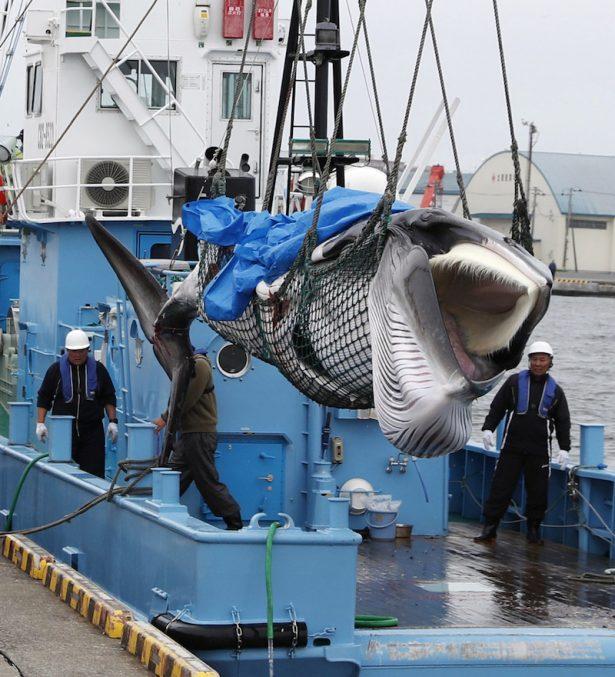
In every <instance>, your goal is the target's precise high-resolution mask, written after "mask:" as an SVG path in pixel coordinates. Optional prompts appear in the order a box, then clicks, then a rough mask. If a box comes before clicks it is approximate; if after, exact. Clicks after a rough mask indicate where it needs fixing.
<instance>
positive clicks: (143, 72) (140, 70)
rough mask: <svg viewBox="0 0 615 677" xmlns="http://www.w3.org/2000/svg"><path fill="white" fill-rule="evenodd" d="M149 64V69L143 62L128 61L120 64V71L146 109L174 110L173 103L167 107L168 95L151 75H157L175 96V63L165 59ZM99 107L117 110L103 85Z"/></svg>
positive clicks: (136, 60)
mask: <svg viewBox="0 0 615 677" xmlns="http://www.w3.org/2000/svg"><path fill="white" fill-rule="evenodd" d="M149 63H150V65H151V69H150V67H149V66H148V65H147V64H146V63H145V62H144V61H141V60H138V59H130V60H128V61H124V63H122V64H120V71H121V72H122V73H123V74H124V75H125V77H126V79H127V80H128V82H130V84H131V85H132V86H133V88H134V90H135V92H136V93H137V94H138V95H139V98H140V99H141V100H142V101H143V103H144V104H145V105H146V106H147V107H148V108H151V109H154V110H159V109H160V108H170V109H171V110H175V104H174V103H173V104H171V106H168V103H169V95H168V93H167V91H166V90H165V88H164V87H162V85H161V84H160V82H159V81H158V79H156V78H155V77H154V74H153V73H156V75H158V77H159V78H160V80H162V82H164V83H165V84H166V86H167V89H169V90H170V91H171V92H172V94H173V96H175V91H176V89H175V87H176V83H177V61H167V60H166V59H165V60H164V61H162V60H161V61H150V62H149ZM152 71H153V72H152ZM100 107H101V108H117V104H116V103H115V101H114V100H113V98H112V96H111V93H110V92H109V91H107V90H105V86H104V84H103V86H102V87H101V92H100Z"/></svg>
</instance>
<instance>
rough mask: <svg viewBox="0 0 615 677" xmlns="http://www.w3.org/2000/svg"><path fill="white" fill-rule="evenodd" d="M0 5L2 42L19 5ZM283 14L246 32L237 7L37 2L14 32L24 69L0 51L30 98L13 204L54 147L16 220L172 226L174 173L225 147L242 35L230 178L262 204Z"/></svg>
mask: <svg viewBox="0 0 615 677" xmlns="http://www.w3.org/2000/svg"><path fill="white" fill-rule="evenodd" d="M6 4H7V7H6V8H5V9H6V15H5V16H4V17H3V19H4V21H5V33H6V31H7V30H10V29H11V27H12V26H13V25H14V24H15V22H16V20H17V19H18V18H19V16H20V13H21V12H22V11H23V10H24V7H25V6H26V4H27V3H25V2H24V3H21V4H20V3H19V2H10V1H9V0H7V3H6ZM288 4H289V3H279V4H278V3H276V4H275V5H274V4H273V2H259V1H258V0H256V6H255V8H254V13H255V21H254V24H253V26H252V27H250V19H251V12H252V3H249V2H246V3H244V2H243V0H210V1H208V2H202V1H200V0H197V1H196V2H195V0H158V1H157V2H146V1H141V0H130V1H128V0H119V1H118V0H115V1H107V0H34V2H32V3H31V6H30V7H29V9H28V11H27V12H26V14H25V19H24V21H23V22H19V21H18V22H17V25H16V27H15V29H14V31H13V32H14V34H15V33H16V32H17V31H19V30H23V34H22V36H21V40H22V41H23V46H24V51H25V69H24V64H23V58H20V57H18V55H15V56H14V57H13V58H12V59H11V57H10V54H8V51H7V50H8V47H9V45H11V44H13V42H14V41H13V40H12V39H8V40H6V42H5V44H4V45H3V47H2V50H3V53H2V58H3V62H4V63H7V60H8V59H11V63H10V70H11V71H13V70H21V71H22V73H24V76H25V77H24V81H25V90H26V91H25V102H24V104H25V110H24V113H25V115H24V118H23V119H24V123H23V159H19V160H16V161H14V162H12V163H11V164H10V165H7V164H5V165H4V170H3V173H4V179H5V183H7V185H13V186H14V188H15V191H19V190H20V189H21V188H23V187H24V186H25V185H26V183H27V181H28V179H29V178H30V177H31V175H32V174H33V172H34V171H35V169H36V168H37V167H38V166H39V164H40V163H41V161H42V160H43V159H44V158H45V156H46V155H47V154H48V153H49V151H50V150H51V149H52V148H54V146H55V145H56V144H57V147H55V148H54V150H53V152H52V154H51V156H50V157H49V160H48V162H46V163H45V166H44V167H43V168H42V169H41V171H40V172H39V174H38V175H37V176H36V177H35V178H34V180H33V181H32V183H31V184H30V185H29V186H28V188H27V189H26V190H25V192H24V194H23V195H22V197H21V198H20V199H19V201H18V205H17V209H14V210H13V218H15V219H17V220H20V221H37V222H44V221H62V220H73V219H75V217H78V216H79V215H80V214H81V213H82V212H84V211H86V210H94V211H96V212H97V213H98V216H100V217H102V218H113V219H114V220H117V219H118V218H119V219H122V218H125V219H131V218H139V219H168V218H170V216H171V207H170V203H169V200H167V196H170V195H171V193H172V174H173V170H174V168H176V167H188V166H194V165H195V163H196V162H201V163H202V162H205V163H206V162H207V160H205V151H206V150H207V149H208V148H211V147H218V146H220V145H221V144H222V142H223V139H224V135H225V131H226V127H227V123H228V119H229V117H230V116H231V111H232V109H233V101H234V98H235V91H236V85H237V78H238V77H239V72H240V66H241V61H242V55H243V50H244V45H245V44H246V38H247V32H248V31H249V32H250V35H249V39H247V45H248V48H247V53H246V58H245V66H244V73H245V80H244V84H243V87H242V89H241V94H240V95H239V96H238V98H237V103H236V105H235V115H234V126H233V134H232V137H231V141H230V145H229V151H228V161H227V167H228V168H230V169H236V170H239V171H242V172H244V173H245V174H247V175H252V176H254V177H255V184H256V185H255V190H256V198H257V200H258V198H259V197H261V196H262V193H263V191H264V186H265V183H266V176H267V163H268V159H269V158H268V153H269V148H270V145H271V136H272V133H273V130H272V124H273V122H274V119H275V107H276V105H277V100H278V88H279V79H280V75H281V68H282V63H283V57H284V53H285V49H286V36H287V32H288V23H289V13H290V8H289V7H287V5H288ZM285 10H288V12H287V14H285V13H284V11H285ZM22 23H23V26H22V25H21V24H22ZM135 31H136V32H135ZM133 33H134V37H132V36H133ZM229 36H231V37H229ZM255 36H256V37H255ZM24 71H25V72H24ZM101 81H102V83H101ZM82 107H83V109H82V110H81V108H82ZM80 110H81V112H79V111H80ZM76 115H77V117H76V119H75V120H74V121H73V118H75V116H76ZM17 132H19V130H18V129H17V130H15V133H17ZM16 194H17V193H13V196H15V195H16Z"/></svg>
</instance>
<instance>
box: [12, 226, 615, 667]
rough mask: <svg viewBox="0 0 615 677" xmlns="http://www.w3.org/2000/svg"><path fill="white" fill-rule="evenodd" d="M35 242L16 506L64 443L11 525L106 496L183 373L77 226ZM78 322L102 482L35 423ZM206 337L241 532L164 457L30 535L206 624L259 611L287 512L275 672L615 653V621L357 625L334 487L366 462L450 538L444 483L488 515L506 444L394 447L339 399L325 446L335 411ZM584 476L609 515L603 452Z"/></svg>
mask: <svg viewBox="0 0 615 677" xmlns="http://www.w3.org/2000/svg"><path fill="white" fill-rule="evenodd" d="M106 225H107V226H108V227H109V228H110V230H111V231H112V232H113V233H114V234H115V235H116V236H118V237H119V238H120V239H121V240H122V241H123V242H124V244H126V245H127V246H128V247H129V248H131V250H132V251H134V252H135V253H136V254H137V255H139V256H140V257H141V258H148V247H151V246H154V245H156V244H159V243H163V242H169V241H170V234H169V225H168V224H167V223H164V222H143V223H133V222H125V221H124V222H121V221H119V222H116V223H114V222H107V224H106ZM28 240H29V242H28V246H27V250H26V252H25V256H22V264H21V272H20V287H21V290H20V296H21V313H20V325H19V327H20V336H19V339H20V358H19V375H18V391H17V402H18V403H17V404H15V405H14V406H13V409H12V414H11V429H10V433H9V438H10V442H9V440H7V439H5V438H2V439H0V508H4V513H3V514H5V515H6V513H7V510H6V508H7V507H8V505H9V504H10V502H11V498H12V496H13V492H14V489H15V487H16V485H17V483H18V481H19V478H20V476H21V474H22V472H23V470H24V468H25V466H26V464H27V463H28V462H29V461H30V460H31V459H32V458H33V457H34V456H35V455H36V454H37V453H38V452H40V451H43V450H44V451H49V452H50V453H51V458H50V459H47V460H44V461H41V462H39V463H38V464H37V465H36V466H35V467H34V468H33V470H32V471H31V474H30V476H29V477H28V479H27V481H26V484H25V486H24V490H23V492H22V495H21V497H20V499H19V504H18V506H17V510H16V512H15V515H14V518H13V528H15V529H25V528H28V527H32V526H36V525H40V524H43V523H47V522H49V521H51V520H52V519H56V518H58V517H61V516H63V515H65V514H68V513H70V512H71V511H73V510H74V509H75V508H77V507H78V506H80V505H82V504H84V503H86V502H87V501H90V500H91V499H92V498H95V497H96V496H100V495H102V494H104V493H105V492H106V491H108V489H109V486H110V482H109V480H110V479H111V478H112V477H113V475H114V473H115V470H116V467H117V463H118V461H123V460H126V459H132V460H138V459H147V458H150V457H151V456H152V455H153V454H154V453H155V452H156V451H157V446H158V444H159V441H158V440H157V438H156V437H155V435H154V434H153V431H152V426H151V425H150V424H148V421H149V420H151V419H152V418H154V417H156V416H157V415H158V414H159V413H160V412H161V411H162V410H163V409H164V407H165V405H166V398H167V396H168V385H169V384H168V379H167V377H166V376H165V375H164V373H163V372H162V370H161V369H160V367H159V366H158V364H157V362H156V361H155V358H154V356H153V354H152V351H151V347H150V346H149V344H148V343H147V342H146V341H145V340H144V337H143V335H142V332H141V329H140V327H139V325H138V322H137V320H136V317H135V315H134V312H133V310H132V308H131V306H130V304H129V303H128V302H127V301H126V298H125V295H124V293H123V291H122V290H121V289H120V287H119V284H118V282H117V280H116V278H115V276H114V274H113V273H112V271H111V269H110V268H109V266H108V265H107V263H106V261H105V260H104V259H103V257H102V255H101V254H100V252H99V251H98V249H97V248H96V247H95V245H94V244H93V242H92V241H91V239H90V236H89V233H88V232H87V231H86V229H85V227H84V226H83V224H80V223H74V224H66V223H58V224H45V228H44V229H42V228H41V229H40V230H39V231H32V232H31V234H30V236H29V238H28ZM181 278H182V274H181V273H177V272H172V271H171V272H161V273H160V279H161V281H162V282H164V284H166V285H167V287H168V289H169V290H170V289H171V287H172V285H173V284H174V283H176V282H178V281H180V280H181ZM75 327H80V328H83V329H84V330H86V331H87V332H88V333H90V335H91V336H92V343H93V348H94V349H95V350H96V351H100V355H101V357H104V358H105V359H106V363H107V368H108V369H109V371H110V373H111V375H112V378H113V380H114V382H115V385H116V388H117V392H118V417H119V419H120V433H121V434H120V439H119V441H118V443H117V445H109V447H108V449H107V457H106V467H107V478H106V479H98V478H94V477H92V476H90V475H87V474H86V473H83V472H82V471H80V469H79V468H78V467H76V466H75V465H73V464H72V463H70V462H69V460H70V440H69V439H68V438H67V436H66V427H65V425H64V422H63V421H61V420H52V421H50V429H51V440H50V446H49V449H47V448H44V449H43V447H41V445H40V444H39V443H38V442H37V441H36V438H35V436H34V434H33V431H34V408H35V400H36V391H37V390H38V387H39V386H40V382H41V379H42V377H43V375H44V373H45V371H46V369H47V368H48V366H49V365H50V364H51V363H52V362H53V361H54V360H56V359H57V357H58V355H59V350H60V348H61V346H62V345H63V341H64V337H65V335H66V333H67V332H68V331H69V330H70V329H72V328H75ZM192 338H193V343H194V344H195V345H198V346H199V347H204V348H206V349H207V351H208V353H209V355H210V357H211V359H212V362H213V364H214V367H215V369H214V374H215V387H216V393H217V397H218V404H219V410H220V422H219V431H220V434H219V446H218V459H217V463H218V467H219V470H220V474H221V476H222V478H223V480H224V481H225V482H226V483H227V484H228V485H229V487H230V489H231V491H232V493H233V494H234V495H235V496H236V497H237V499H238V500H239V502H240V503H241V506H242V512H243V514H244V515H245V516H247V517H250V516H252V515H255V514H256V515H260V517H255V518H254V519H253V520H252V521H251V523H250V524H249V525H247V527H246V528H244V529H243V530H242V531H241V532H236V533H231V532H225V531H223V530H221V529H219V528H217V525H219V524H220V523H219V521H217V519H216V518H215V516H213V515H212V514H211V513H210V512H209V511H208V509H207V507H206V506H205V505H204V504H203V502H202V500H201V498H200V496H199V495H198V493H197V492H196V490H195V489H194V487H193V488H191V489H190V490H189V491H188V492H187V493H186V494H185V495H184V496H183V497H182V498H181V500H180V499H179V494H178V482H177V477H176V475H175V474H173V473H168V472H166V473H165V472H163V471H155V472H154V477H150V478H149V479H148V480H147V481H146V483H147V482H149V483H150V486H152V492H153V493H152V496H150V497H143V496H141V497H136V496H126V497H118V496H116V497H114V498H113V499H112V500H111V501H103V502H101V503H100V504H98V505H97V506H96V507H94V508H92V509H91V510H90V511H88V512H86V513H85V514H83V515H80V516H79V517H76V518H75V519H73V520H71V521H70V522H67V523H64V524H62V525H60V526H57V527H54V528H53V529H49V530H46V531H42V532H40V533H37V534H34V535H33V536H32V537H33V538H34V540H36V542H37V543H39V544H40V545H42V546H43V547H45V548H46V549H47V550H49V551H50V552H51V553H53V554H54V556H56V557H58V558H59V559H62V560H63V561H65V562H67V563H69V564H70V565H72V566H74V567H75V568H77V569H78V570H79V571H80V572H82V573H83V574H85V575H86V576H88V577H89V578H91V579H92V580H93V581H95V582H96V583H98V584H100V585H101V586H103V587H104V588H105V589H106V590H108V591H109V592H110V593H111V594H113V595H115V596H116V597H118V598H119V599H121V600H122V601H123V602H125V603H126V604H127V605H129V606H130V607H131V608H132V609H133V610H134V611H135V613H136V614H137V615H138V616H139V617H140V618H142V619H146V620H151V619H153V618H155V617H156V616H159V615H160V614H165V613H168V614H172V615H173V616H174V617H175V616H177V615H178V614H181V616H180V618H181V621H182V622H184V623H190V624H194V625H198V626H201V627H202V629H203V633H205V634H206V632H207V626H208V625H209V626H213V625H226V626H229V627H230V628H234V627H236V625H237V624H239V625H240V626H241V624H252V623H261V624H262V623H264V622H265V620H266V609H267V597H266V592H265V553H266V548H265V541H266V535H267V531H268V525H269V524H270V522H271V521H272V520H274V519H278V520H279V521H281V522H282V523H283V525H284V526H286V527H287V528H284V529H279V530H278V531H277V532H276V535H275V538H274V545H273V578H272V583H273V601H274V608H273V612H274V622H276V623H289V622H292V620H293V619H294V618H296V620H297V621H298V622H300V623H302V624H305V626H306V628H307V642H306V646H299V647H297V649H296V650H295V651H294V652H291V654H292V655H289V649H288V648H276V649H275V652H274V659H275V666H276V667H275V669H276V674H278V675H356V674H359V673H360V674H363V673H365V674H367V673H373V674H383V675H384V674H386V675H387V676H390V675H398V674H399V675H408V674H411V671H412V670H413V669H418V668H420V669H421V671H422V674H426V675H440V674H451V671H454V672H455V674H461V675H464V674H467V675H474V674H476V672H477V670H479V669H487V670H488V671H489V674H495V673H496V672H497V673H498V674H506V675H516V674H521V673H522V671H523V672H525V671H526V670H527V669H528V667H530V666H531V667H532V668H533V669H534V670H535V671H536V674H539V675H541V676H543V675H550V674H556V672H557V673H558V674H559V673H561V672H562V670H565V672H566V674H567V675H576V674H579V675H581V674H583V675H585V674H587V672H588V671H590V670H592V669H595V670H604V669H609V668H611V669H613V668H614V667H615V632H612V631H610V630H604V629H596V630H589V631H588V630H587V629H583V630H579V629H561V628H552V629H549V628H537V629H534V628H518V627H517V628H513V627H511V628H500V627H495V628H488V627H481V628H472V629H468V628H437V627H434V628H424V629H420V630H419V629H414V628H406V629H392V630H357V629H355V613H356V588H357V574H356V571H357V558H358V548H359V543H360V541H361V538H360V536H358V535H357V534H356V533H355V531H353V530H352V529H363V528H365V527H366V524H367V515H366V514H352V515H350V520H349V515H348V501H347V499H344V498H339V497H338V489H339V487H341V486H342V484H343V483H344V482H345V481H346V480H348V479H350V478H353V477H361V478H365V479H368V480H369V481H370V482H371V484H372V485H373V487H374V490H375V491H378V492H381V493H390V494H392V495H393V497H394V498H396V499H401V500H402V507H401V509H400V513H399V515H398V516H397V518H396V519H397V521H398V522H403V523H406V524H412V525H413V527H414V534H415V535H417V534H418V535H422V536H433V537H443V536H445V534H446V533H447V530H448V519H449V494H450V496H451V503H450V507H451V509H452V511H453V512H457V513H460V514H462V515H464V516H466V517H469V518H472V519H475V518H477V517H478V516H479V508H478V507H477V506H476V505H475V504H474V503H473V502H472V500H471V499H470V491H471V493H472V495H473V496H474V497H475V499H476V500H477V501H478V502H479V503H480V501H481V500H482V498H483V496H484V492H485V491H486V487H487V486H488V480H489V475H490V472H491V471H492V469H493V465H494V463H495V461H494V457H493V455H491V454H486V453H484V452H482V451H480V450H478V449H476V448H472V447H469V448H468V449H466V450H464V451H462V452H458V454H456V455H455V456H454V457H453V460H452V462H451V465H450V471H449V462H448V459H446V458H440V459H433V460H422V461H417V462H416V463H413V462H410V463H408V464H407V465H405V464H403V462H402V463H401V464H397V462H398V461H403V460H404V459H399V458H398V457H397V452H396V450H394V449H393V447H391V446H390V445H389V444H388V443H387V442H386V441H385V440H384V438H383V436H382V435H381V433H380V431H379V429H378V426H377V422H376V421H375V420H373V419H371V418H369V417H365V418H364V417H363V416H364V414H360V413H358V412H355V411H349V410H335V411H332V412H330V413H331V414H332V418H331V436H332V437H335V438H338V442H339V443H340V444H341V450H342V453H341V456H339V457H338V458H337V459H332V457H331V455H330V449H329V446H328V445H323V429H324V428H325V422H326V420H327V413H328V412H326V411H324V409H323V408H322V407H319V406H317V405H315V404H314V403H312V402H309V401H308V400H306V399H305V397H303V396H302V395H301V394H300V393H299V392H298V391H296V390H295V389H294V388H293V387H292V386H291V385H290V384H289V383H288V382H287V381H286V380H285V379H284V378H283V377H282V376H281V375H280V374H279V373H278V372H277V371H276V370H275V369H273V368H272V367H270V366H269V365H266V364H264V363H262V362H259V361H257V360H248V362H247V364H246V365H245V369H242V370H241V373H240V375H239V376H237V375H236V374H233V373H231V372H230V371H228V370H226V371H225V359H223V355H224V349H225V345H226V344H225V341H224V340H223V339H221V338H220V337H219V336H217V335H216V334H215V333H213V332H212V331H211V330H210V329H209V328H207V327H206V326H203V325H198V326H195V327H194V330H193V334H192ZM590 446H591V445H590ZM333 460H337V461H340V462H336V463H333V462H332V461H333ZM391 462H393V463H391ZM449 472H450V478H449ZM578 476H579V478H580V482H581V484H582V490H583V492H584V493H587V494H588V496H591V498H592V504H596V503H597V504H598V505H599V508H598V511H599V514H600V515H602V516H604V519H605V521H606V523H607V525H610V526H609V528H611V529H612V526H613V514H612V511H613V508H612V506H613V486H614V476H613V475H611V474H610V473H607V472H605V471H600V470H589V469H588V470H580V471H579V473H578ZM449 479H450V483H449ZM123 481H124V479H123V478H120V482H123ZM552 482H553V483H554V484H558V486H560V488H561V487H563V486H564V485H565V483H566V475H565V473H563V472H562V471H555V472H554V474H553V478H552ZM609 492H610V493H609ZM520 498H521V497H520ZM561 503H562V505H561V510H562V511H563V512H561V513H560V512H559V508H558V512H557V518H558V519H559V520H560V521H561V525H560V526H565V525H567V524H569V526H568V527H566V528H563V529H559V530H558V531H557V538H558V540H559V542H562V543H569V544H573V545H575V546H578V547H579V548H581V549H585V550H587V551H589V552H596V553H597V552H600V553H601V554H604V550H605V547H604V545H603V544H604V542H605V540H604V525H602V524H600V522H599V521H598V520H597V518H596V517H595V515H594V514H593V513H592V512H591V511H590V510H589V509H587V511H586V512H587V523H586V525H585V526H578V523H579V519H578V514H575V515H572V514H569V510H568V508H569V506H567V504H566V502H565V501H561ZM608 511H610V512H609V514H607V512H608ZM355 512H356V511H355ZM280 513H282V515H281V516H280ZM295 525H296V526H295ZM600 529H602V530H603V531H602V532H600ZM553 532H554V533H553V534H552V533H551V532H549V533H548V534H547V535H548V536H549V537H552V536H553V535H554V534H555V527H554V528H553ZM609 548H612V545H608V546H607V548H606V549H607V550H608V549H609ZM611 554H612V553H611ZM400 586H401V587H402V588H403V581H401V582H400ZM400 589H401V588H400ZM384 594H385V591H383V596H384ZM239 648H241V649H242V650H241V651H238V649H239ZM196 653H197V654H199V655H200V656H201V657H202V658H203V659H204V660H205V661H206V662H207V663H208V664H210V665H212V667H214V668H216V669H218V670H219V671H220V673H221V674H223V675H225V674H246V675H260V674H263V675H264V674H267V672H268V665H267V651H266V649H265V648H257V649H248V648H243V647H238V646H235V645H233V643H232V642H231V643H230V645H229V646H227V647H225V648H223V649H216V650H208V651H196Z"/></svg>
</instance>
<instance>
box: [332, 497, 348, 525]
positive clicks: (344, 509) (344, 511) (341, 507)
mask: <svg viewBox="0 0 615 677" xmlns="http://www.w3.org/2000/svg"><path fill="white" fill-rule="evenodd" d="M349 510H350V499H349V498H337V497H331V498H329V524H330V526H331V528H332V529H348V514H349Z"/></svg>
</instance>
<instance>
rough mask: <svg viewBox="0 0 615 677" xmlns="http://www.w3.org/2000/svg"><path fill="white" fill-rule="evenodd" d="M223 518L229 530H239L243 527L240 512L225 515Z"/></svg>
mask: <svg viewBox="0 0 615 677" xmlns="http://www.w3.org/2000/svg"><path fill="white" fill-rule="evenodd" d="M222 519H223V520H224V521H225V522H226V530H227V531H239V530H240V529H243V522H242V521H241V515H240V514H239V513H238V512H234V513H232V514H231V515H224V517H223V518H222Z"/></svg>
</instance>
